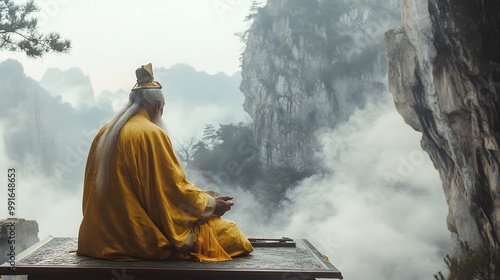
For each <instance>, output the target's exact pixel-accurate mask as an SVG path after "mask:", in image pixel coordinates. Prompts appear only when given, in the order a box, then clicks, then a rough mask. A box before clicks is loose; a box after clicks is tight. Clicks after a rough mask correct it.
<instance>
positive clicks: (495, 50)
mask: <svg viewBox="0 0 500 280" xmlns="http://www.w3.org/2000/svg"><path fill="white" fill-rule="evenodd" d="M401 10H402V17H403V28H402V29H398V30H391V31H389V32H387V34H386V40H387V48H388V54H389V85H390V89H391V92H392V93H393V95H394V101H395V104H396V107H397V109H398V111H399V112H400V113H401V115H402V116H403V118H404V119H405V121H406V122H407V123H408V124H409V125H411V126H412V127H413V128H414V129H416V130H418V131H420V132H422V134H423V136H422V141H421V144H422V147H423V149H424V150H425V151H427V152H428V153H429V155H430V157H431V159H432V161H433V162H434V165H435V167H436V168H437V169H438V170H439V173H440V176H441V179H442V181H443V189H444V192H445V194H446V200H447V202H448V205H449V215H448V221H447V223H448V228H449V230H450V231H451V232H452V242H453V245H455V246H453V247H452V250H451V252H452V253H454V254H457V253H460V251H459V250H458V249H459V246H456V245H458V243H459V242H460V241H467V242H468V243H469V244H470V245H471V246H472V247H477V246H479V245H480V244H482V243H483V242H484V241H485V240H489V241H490V242H491V243H493V244H496V245H497V246H498V245H499V237H500V173H499V166H500V164H499V159H500V151H499V143H500V114H499V113H500V111H499V110H500V92H499V90H500V51H499V50H500V35H499V34H500V2H498V1H493V0H487V1H481V0H455V1H451V0H403V1H402V2H401Z"/></svg>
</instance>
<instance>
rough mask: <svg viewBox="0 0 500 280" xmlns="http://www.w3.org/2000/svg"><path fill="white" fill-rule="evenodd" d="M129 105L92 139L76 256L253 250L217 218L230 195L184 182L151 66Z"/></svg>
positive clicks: (191, 255) (196, 255)
mask: <svg viewBox="0 0 500 280" xmlns="http://www.w3.org/2000/svg"><path fill="white" fill-rule="evenodd" d="M136 76H137V83H136V85H135V86H134V87H133V89H132V91H131V93H130V96H129V102H128V104H127V105H126V106H125V108H124V109H122V110H121V111H120V112H119V113H118V114H117V115H116V116H115V117H114V118H113V119H112V120H111V121H110V122H109V123H108V124H106V125H105V126H104V127H103V128H102V129H101V130H100V131H99V132H98V133H97V136H96V137H95V139H94V141H93V143H92V146H91V148H90V152H89V156H88V160H87V166H86V170H85V181H84V190H83V220H82V223H81V225H80V231H79V236H78V251H77V253H78V254H79V255H86V256H90V257H94V258H105V259H117V260H134V259H137V260H166V259H171V260H175V259H199V260H201V261H225V260H230V259H231V257H234V256H238V255H244V254H248V253H250V252H251V251H252V250H253V248H252V245H251V244H250V242H249V241H248V239H247V238H246V237H245V236H244V235H243V234H242V233H241V231H240V230H239V229H238V227H237V226H236V225H235V224H234V223H233V222H230V221H228V220H225V219H221V218H220V216H222V215H223V214H224V213H225V212H226V211H228V210H230V209H231V206H232V205H233V203H232V202H231V201H230V200H231V199H232V198H231V197H218V198H213V197H212V196H210V195H208V194H207V193H206V192H204V191H202V190H201V189H199V188H198V187H196V186H195V185H193V184H191V183H190V182H188V181H187V180H186V177H185V174H184V170H183V169H182V166H181V165H180V163H179V161H178V160H177V157H176V156H175V154H174V151H173V149H172V144H171V142H170V139H169V137H168V135H167V134H166V133H165V132H164V129H163V125H162V121H161V116H162V114H163V106H164V104H165V98H164V96H163V93H162V91H161V85H160V84H159V83H158V82H157V81H154V78H153V70H152V66H151V64H148V65H145V66H142V67H141V68H139V69H137V70H136Z"/></svg>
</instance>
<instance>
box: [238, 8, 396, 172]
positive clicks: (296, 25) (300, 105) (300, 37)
mask: <svg viewBox="0 0 500 280" xmlns="http://www.w3.org/2000/svg"><path fill="white" fill-rule="evenodd" d="M364 2H366V3H364ZM374 7H376V8H374ZM255 12H256V13H255V14H254V15H253V16H252V20H253V23H252V26H251V28H250V29H249V30H248V31H247V33H246V34H245V36H244V38H245V41H246V49H245V51H244V53H243V55H242V78H243V79H242V83H241V86H240V89H241V91H242V92H243V93H244V95H245V102H244V109H245V111H246V112H248V113H249V114H250V116H251V117H252V118H253V130H254V136H255V138H256V142H257V144H258V145H259V146H260V150H261V159H263V161H264V162H267V164H268V165H269V166H271V165H286V164H289V165H292V166H294V167H297V168H299V169H303V170H305V169H315V164H316V163H315V162H316V161H315V157H314V153H315V151H316V150H317V147H318V145H317V143H316V142H315V137H314V136H315V135H314V133H315V132H316V131H317V130H318V129H319V128H323V127H329V128H331V127H334V126H335V125H336V124H338V123H339V122H342V121H345V120H347V118H348V117H349V116H350V115H351V113H352V111H353V110H354V108H357V107H362V106H363V105H364V104H365V101H366V99H367V98H368V96H370V95H371V96H376V95H377V94H380V93H381V92H382V91H383V90H384V89H385V85H384V84H385V75H386V73H387V72H386V65H387V61H386V51H385V43H384V41H383V32H384V31H385V30H387V29H389V28H391V27H390V26H391V25H393V26H399V25H400V22H399V5H397V4H396V5H395V4H394V2H393V1H388V2H387V1H341V0H328V1H321V0H307V1H304V0H287V1H284V0H269V1H268V3H267V5H266V6H264V7H261V8H259V9H256V11H255Z"/></svg>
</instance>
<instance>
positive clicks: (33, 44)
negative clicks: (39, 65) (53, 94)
mask: <svg viewBox="0 0 500 280" xmlns="http://www.w3.org/2000/svg"><path fill="white" fill-rule="evenodd" d="M15 2H16V1H12V0H0V50H8V51H14V52H24V53H25V54H26V55H27V56H28V57H32V58H39V57H42V56H43V55H44V54H46V53H48V52H55V53H67V52H69V50H70V49H71V42H70V41H69V40H67V39H63V38H61V36H60V35H59V34H58V33H53V32H51V33H48V34H40V33H39V32H38V20H37V19H36V18H34V17H33V13H35V12H37V11H39V8H38V7H37V6H36V5H35V3H34V0H29V1H27V2H26V3H24V4H20V3H15Z"/></svg>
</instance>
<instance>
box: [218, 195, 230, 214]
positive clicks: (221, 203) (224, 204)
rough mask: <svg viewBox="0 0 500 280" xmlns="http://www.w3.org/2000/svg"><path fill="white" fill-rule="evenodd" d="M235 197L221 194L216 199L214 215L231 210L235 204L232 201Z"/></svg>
mask: <svg viewBox="0 0 500 280" xmlns="http://www.w3.org/2000/svg"><path fill="white" fill-rule="evenodd" d="M231 199H233V198H232V197H230V196H219V197H217V198H216V199H215V210H214V215H217V216H219V217H220V216H222V215H224V213H226V212H227V211H229V210H231V206H233V205H234V203H233V202H232V201H230V200H231Z"/></svg>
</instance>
